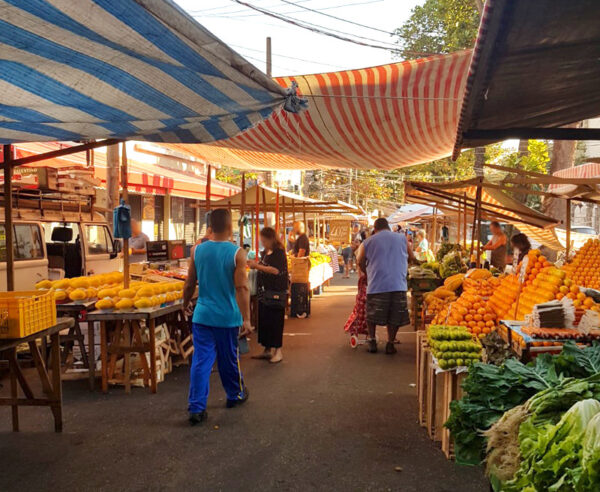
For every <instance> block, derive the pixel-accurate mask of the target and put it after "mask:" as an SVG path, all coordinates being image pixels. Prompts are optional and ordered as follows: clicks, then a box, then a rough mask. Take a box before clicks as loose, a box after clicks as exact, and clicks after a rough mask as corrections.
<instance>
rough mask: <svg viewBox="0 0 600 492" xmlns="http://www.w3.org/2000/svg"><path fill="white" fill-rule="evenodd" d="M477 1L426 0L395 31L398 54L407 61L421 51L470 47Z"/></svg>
mask: <svg viewBox="0 0 600 492" xmlns="http://www.w3.org/2000/svg"><path fill="white" fill-rule="evenodd" d="M480 4H481V2H478V1H477V0H425V2H424V3H423V5H418V6H416V7H415V8H414V9H413V10H412V13H411V16H410V18H409V19H408V20H407V21H406V22H405V23H404V24H403V25H402V26H401V27H399V28H398V29H396V30H395V31H394V36H395V37H396V38H397V39H396V43H397V44H398V51H397V52H396V54H397V56H399V57H400V58H402V59H405V60H410V59H414V58H421V57H422V56H423V54H436V53H452V52H454V51H459V50H463V49H467V48H472V47H473V45H474V44H475V39H476V37H477V29H478V26H479V18H480V13H479V10H478V6H479V7H480Z"/></svg>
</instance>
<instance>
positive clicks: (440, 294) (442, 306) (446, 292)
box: [424, 285, 457, 322]
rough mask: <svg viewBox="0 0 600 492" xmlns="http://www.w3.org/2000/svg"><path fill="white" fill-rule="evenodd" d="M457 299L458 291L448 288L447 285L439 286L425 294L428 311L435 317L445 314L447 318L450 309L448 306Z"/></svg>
mask: <svg viewBox="0 0 600 492" xmlns="http://www.w3.org/2000/svg"><path fill="white" fill-rule="evenodd" d="M456 299H457V298H456V293H455V292H454V291H452V290H450V289H448V288H446V286H445V285H444V286H441V287H438V288H437V289H435V290H434V291H432V292H428V293H427V294H425V296H424V302H425V306H426V307H427V313H428V314H431V315H434V317H437V316H438V315H443V316H444V318H445V316H446V313H447V311H448V306H449V305H450V303H451V302H454V301H455V300H456ZM440 322H441V321H440Z"/></svg>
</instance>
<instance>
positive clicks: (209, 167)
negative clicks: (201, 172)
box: [206, 166, 212, 212]
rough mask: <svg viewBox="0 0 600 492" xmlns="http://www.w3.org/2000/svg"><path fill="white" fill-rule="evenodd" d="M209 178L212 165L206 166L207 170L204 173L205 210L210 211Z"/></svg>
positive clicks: (210, 177) (210, 178)
mask: <svg viewBox="0 0 600 492" xmlns="http://www.w3.org/2000/svg"><path fill="white" fill-rule="evenodd" d="M211 180H212V166H208V171H207V174H206V211H207V212H210V197H211V190H210V185H211Z"/></svg>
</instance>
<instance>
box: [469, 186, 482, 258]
mask: <svg viewBox="0 0 600 492" xmlns="http://www.w3.org/2000/svg"><path fill="white" fill-rule="evenodd" d="M480 207H481V180H479V184H478V185H477V193H476V194H475V208H474V209H473V229H472V230H471V251H470V252H469V256H471V255H473V248H474V247H475V234H476V233H475V229H476V228H477V214H478V210H479V208H480Z"/></svg>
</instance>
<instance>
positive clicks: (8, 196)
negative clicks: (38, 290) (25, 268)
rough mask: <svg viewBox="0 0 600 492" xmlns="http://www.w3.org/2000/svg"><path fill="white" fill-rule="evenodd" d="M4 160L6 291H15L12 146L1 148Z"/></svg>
mask: <svg viewBox="0 0 600 492" xmlns="http://www.w3.org/2000/svg"><path fill="white" fill-rule="evenodd" d="M3 158H4V163H3V164H4V236H5V243H4V244H5V246H6V290H7V291H12V290H15V250H14V248H13V243H14V240H13V236H14V229H13V216H12V210H13V199H12V177H13V168H12V160H13V155H12V145H10V144H9V145H4V146H3Z"/></svg>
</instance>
